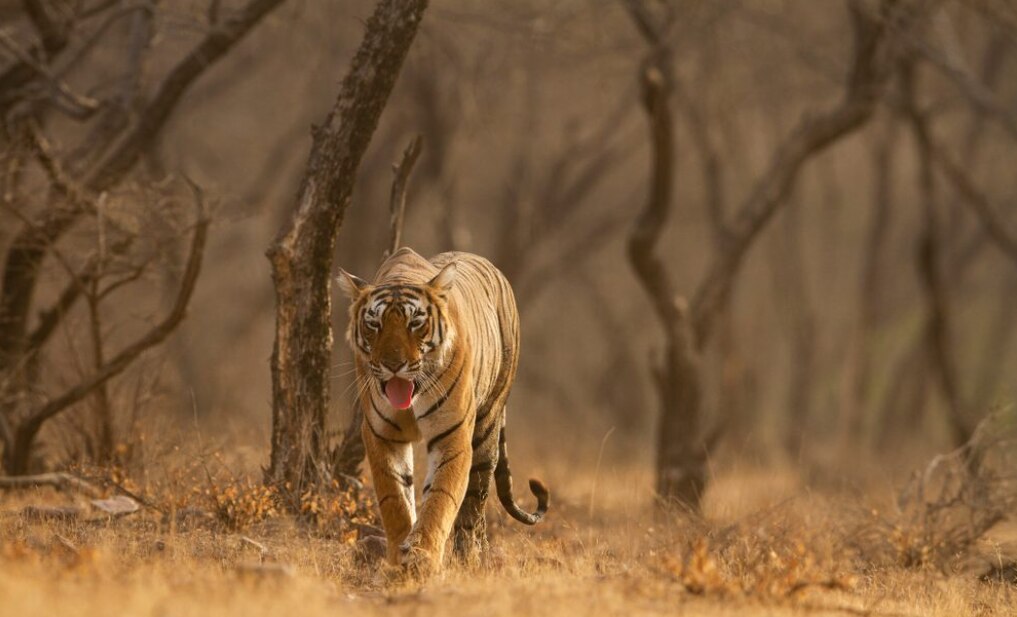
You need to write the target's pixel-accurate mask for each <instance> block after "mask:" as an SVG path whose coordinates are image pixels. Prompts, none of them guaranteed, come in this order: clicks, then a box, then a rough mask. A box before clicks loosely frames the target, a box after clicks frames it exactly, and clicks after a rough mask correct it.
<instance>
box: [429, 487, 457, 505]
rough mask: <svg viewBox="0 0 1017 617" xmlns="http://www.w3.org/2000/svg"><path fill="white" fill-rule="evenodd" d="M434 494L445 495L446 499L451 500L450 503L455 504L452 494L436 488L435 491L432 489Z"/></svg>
mask: <svg viewBox="0 0 1017 617" xmlns="http://www.w3.org/2000/svg"><path fill="white" fill-rule="evenodd" d="M434 492H435V493H436V494H442V495H445V496H446V497H448V498H449V499H451V500H452V503H456V498H455V495H453V494H452V493H450V492H448V491H446V490H445V489H443V488H436V489H434Z"/></svg>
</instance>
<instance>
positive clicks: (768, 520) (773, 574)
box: [665, 505, 854, 599]
mask: <svg viewBox="0 0 1017 617" xmlns="http://www.w3.org/2000/svg"><path fill="white" fill-rule="evenodd" d="M693 527H694V528H693V529H692V530H691V531H692V532H691V533H687V534H685V535H686V537H687V538H689V539H688V540H686V541H685V542H684V543H683V545H682V548H681V549H680V550H679V553H678V555H671V556H669V557H667V558H665V568H666V569H667V570H668V571H669V572H670V574H671V575H672V576H673V577H674V578H675V579H676V580H677V581H678V582H679V583H680V584H681V585H682V587H683V588H684V589H685V590H686V591H688V592H689V593H693V594H697V595H701V594H721V595H732V596H751V597H755V598H761V599H780V598H787V597H791V596H794V595H796V594H798V593H799V592H801V591H803V590H805V589H808V588H811V587H822V588H826V589H843V590H846V589H850V588H852V587H853V586H854V577H853V575H852V573H851V570H852V559H851V557H852V553H851V551H850V549H849V548H848V547H847V545H846V544H845V543H844V542H843V540H842V536H841V535H840V534H837V533H832V531H833V530H832V529H831V527H830V526H829V525H816V524H815V523H809V522H805V521H801V520H799V519H798V518H797V517H796V516H795V515H794V512H793V511H792V510H791V509H790V508H789V507H787V506H786V505H782V506H777V507H775V508H772V509H770V510H766V511H763V512H760V513H758V514H756V515H755V516H752V517H749V518H747V519H745V520H743V521H740V522H738V523H735V524H732V525H728V526H726V527H722V528H718V529H711V528H709V527H708V526H707V525H705V524H704V523H701V522H700V523H694V524H693Z"/></svg>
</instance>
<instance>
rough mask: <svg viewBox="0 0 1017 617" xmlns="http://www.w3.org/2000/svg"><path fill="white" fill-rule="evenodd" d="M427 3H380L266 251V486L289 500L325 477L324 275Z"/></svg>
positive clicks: (327, 345)
mask: <svg viewBox="0 0 1017 617" xmlns="http://www.w3.org/2000/svg"><path fill="white" fill-rule="evenodd" d="M426 7H427V0H382V1H381V2H379V3H378V5H377V6H376V7H375V10H374V14H373V15H371V17H370V19H369V20H368V21H367V31H366V33H365V35H364V40H363V41H362V42H361V44H360V48H359V49H358V50H357V53H356V56H354V58H353V63H352V65H351V66H350V70H349V73H347V75H346V77H345V78H344V79H343V82H342V86H341V88H340V92H339V96H338V98H337V99H336V101H335V104H334V105H333V107H332V110H331V112H329V115H328V117H327V118H326V120H325V123H324V124H323V125H322V126H320V127H317V128H315V129H314V140H313V144H312V146H311V154H310V158H309V160H308V163H307V171H306V173H305V175H304V179H303V181H302V182H301V185H300V190H299V192H298V194H297V200H296V206H295V208H294V211H293V216H292V218H291V219H290V220H289V221H288V222H287V223H286V224H285V226H284V227H283V228H282V229H281V230H280V233H279V235H278V237H277V238H276V239H275V241H274V242H273V243H272V246H271V247H270V248H269V249H268V253H267V254H268V258H269V260H270V261H271V264H272V279H273V281H274V283H275V292H276V336H275V346H274V349H273V352H272V455H271V461H270V464H269V468H268V470H267V471H266V481H267V482H269V483H271V484H273V485H275V486H278V487H280V488H282V489H283V490H284V492H285V493H287V494H289V495H299V494H300V491H301V488H302V487H303V486H304V485H305V484H307V483H309V482H316V481H318V480H320V479H322V478H323V477H326V476H327V474H328V469H327V468H328V461H327V452H326V446H327V444H326V443H325V413H326V410H327V408H328V401H329V369H330V366H331V357H332V340H333V339H332V327H331V315H332V302H331V273H332V259H333V255H334V254H335V246H336V237H337V235H338V232H339V227H340V226H341V225H342V222H343V216H344V214H345V212H346V208H347V206H348V205H349V202H350V196H351V194H352V192H353V184H354V181H355V179H356V174H357V168H358V167H359V165H360V161H361V159H362V158H363V156H364V152H365V151H366V150H367V145H368V143H369V142H370V140H371V136H372V135H373V134H374V131H375V128H376V127H377V125H378V119H379V118H380V117H381V113H382V110H383V109H384V108H385V104H386V103H387V101H388V98H389V95H390V94H391V92H392V88H393V87H394V85H395V81H396V78H397V77H398V75H399V71H400V69H401V67H402V65H403V61H404V60H405V58H406V54H407V52H408V51H409V48H410V45H411V44H412V42H413V39H414V37H415V36H416V34H417V29H418V27H419V25H420V20H421V19H422V18H423V14H424V10H425V9H426Z"/></svg>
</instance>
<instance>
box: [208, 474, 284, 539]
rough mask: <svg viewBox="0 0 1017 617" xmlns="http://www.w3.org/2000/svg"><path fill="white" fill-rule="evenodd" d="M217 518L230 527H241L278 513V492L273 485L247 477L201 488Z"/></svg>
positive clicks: (233, 529) (238, 529) (238, 528)
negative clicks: (256, 481) (253, 480)
mask: <svg viewBox="0 0 1017 617" xmlns="http://www.w3.org/2000/svg"><path fill="white" fill-rule="evenodd" d="M204 494H205V496H206V498H207V499H208V500H209V503H210V505H211V508H212V511H213V513H214V514H215V517H216V520H217V521H219V523H220V524H222V526H223V527H225V528H226V529H228V530H229V531H241V530H244V529H247V528H248V527H250V526H251V525H254V524H255V523H260V522H262V521H264V520H266V519H269V518H274V517H277V516H279V514H280V512H281V511H282V508H281V505H280V499H279V493H278V491H276V489H275V488H274V487H271V486H266V485H264V484H261V483H255V482H252V481H251V480H250V479H245V480H239V481H233V482H230V483H228V484H225V485H219V484H215V483H213V484H211V485H210V486H208V487H206V488H205V489H204Z"/></svg>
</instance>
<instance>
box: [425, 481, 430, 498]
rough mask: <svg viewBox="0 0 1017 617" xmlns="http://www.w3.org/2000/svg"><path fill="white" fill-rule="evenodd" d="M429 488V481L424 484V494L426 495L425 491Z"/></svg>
mask: <svg viewBox="0 0 1017 617" xmlns="http://www.w3.org/2000/svg"><path fill="white" fill-rule="evenodd" d="M429 490H431V483H430V482H428V483H427V484H425V485H424V494H425V495H426V494H427V491H429Z"/></svg>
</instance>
